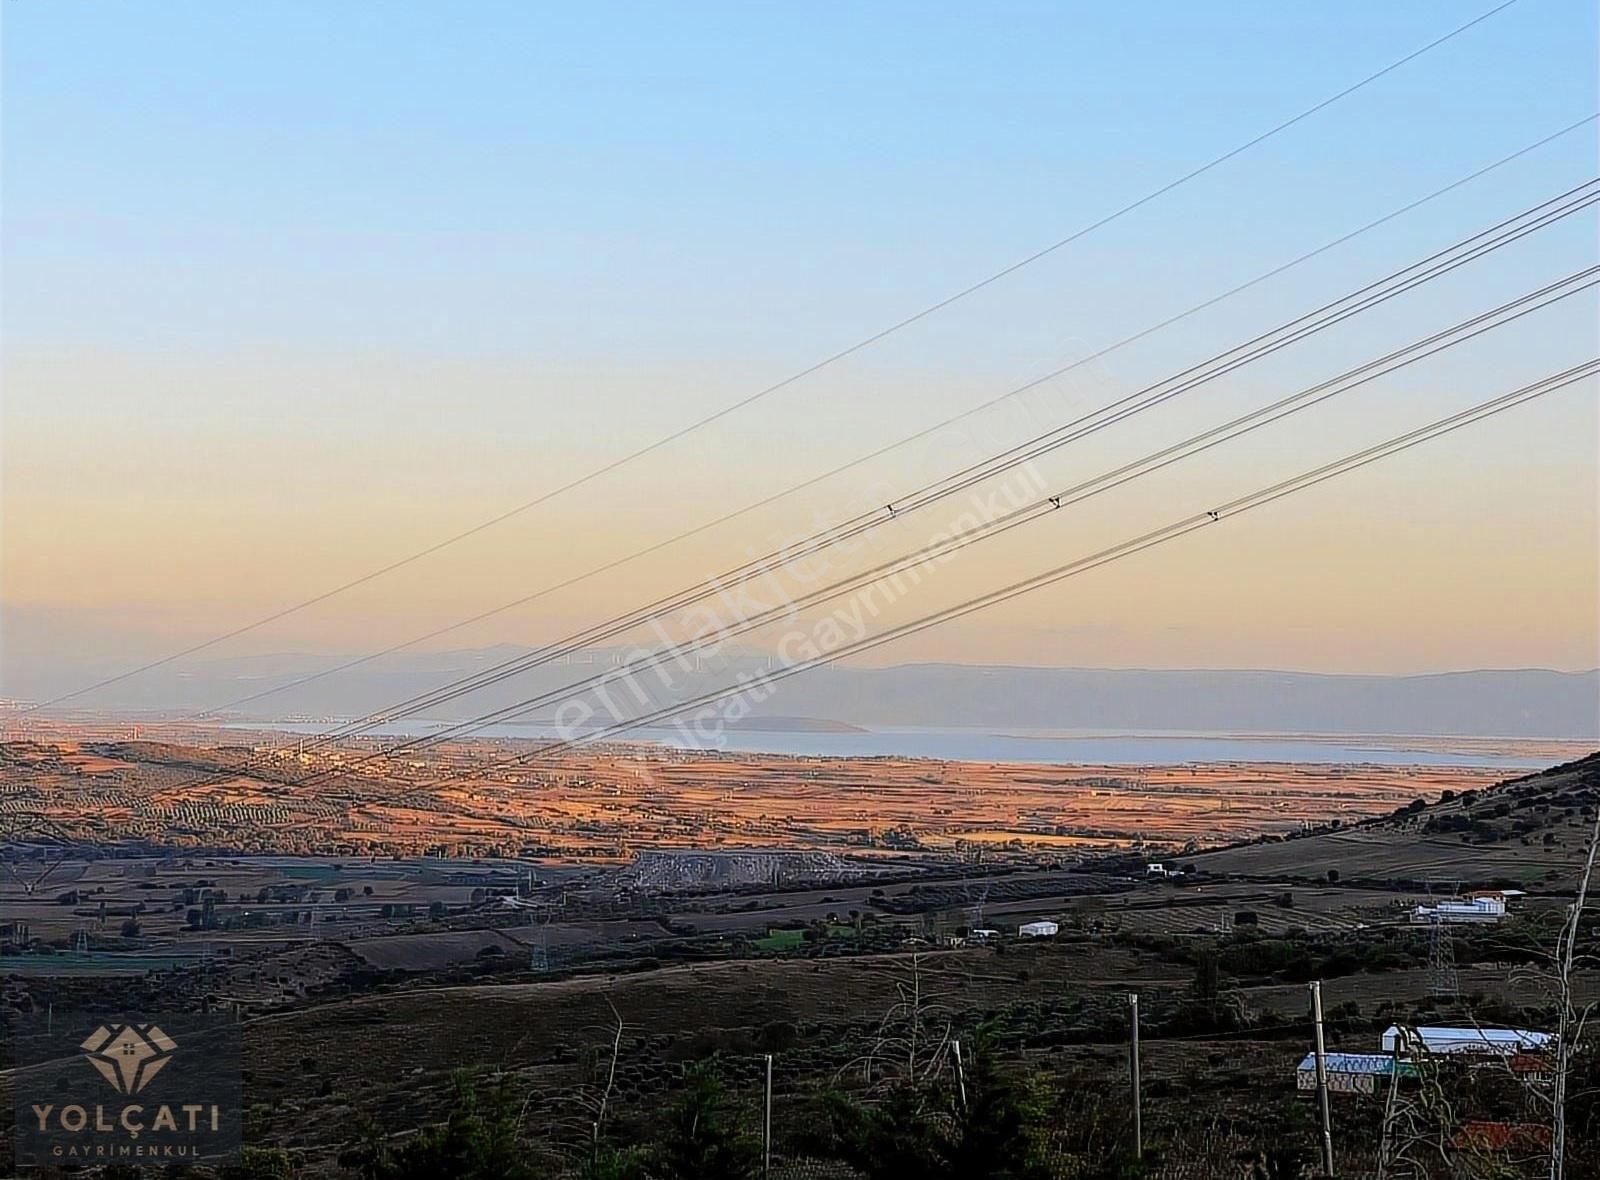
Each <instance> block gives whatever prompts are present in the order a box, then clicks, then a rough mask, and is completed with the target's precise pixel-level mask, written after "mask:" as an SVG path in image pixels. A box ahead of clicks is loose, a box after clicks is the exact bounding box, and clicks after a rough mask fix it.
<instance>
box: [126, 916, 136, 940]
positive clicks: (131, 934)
mask: <svg viewBox="0 0 1600 1180" xmlns="http://www.w3.org/2000/svg"><path fill="white" fill-rule="evenodd" d="M122 937H123V938H138V937H139V919H138V918H129V919H128V920H127V921H126V922H124V923H123V924H122Z"/></svg>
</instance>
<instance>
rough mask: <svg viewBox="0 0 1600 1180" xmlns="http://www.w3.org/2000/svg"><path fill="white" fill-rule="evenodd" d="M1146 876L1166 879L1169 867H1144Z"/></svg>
mask: <svg viewBox="0 0 1600 1180" xmlns="http://www.w3.org/2000/svg"><path fill="white" fill-rule="evenodd" d="M1144 875H1145V876H1146V877H1165V876H1166V875H1167V866H1166V865H1145V866H1144Z"/></svg>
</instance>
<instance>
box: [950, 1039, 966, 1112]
mask: <svg viewBox="0 0 1600 1180" xmlns="http://www.w3.org/2000/svg"><path fill="white" fill-rule="evenodd" d="M950 1047H951V1048H952V1049H954V1050H955V1054H956V1089H957V1090H959V1091H960V1092H961V1110H962V1112H963V1113H965V1112H966V1109H967V1071H966V1070H965V1069H963V1068H962V1065H961V1042H960V1041H951V1042H950Z"/></svg>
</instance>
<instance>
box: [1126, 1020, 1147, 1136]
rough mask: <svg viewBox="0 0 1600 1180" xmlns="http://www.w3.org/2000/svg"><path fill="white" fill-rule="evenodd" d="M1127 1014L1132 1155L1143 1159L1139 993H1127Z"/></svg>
mask: <svg viewBox="0 0 1600 1180" xmlns="http://www.w3.org/2000/svg"><path fill="white" fill-rule="evenodd" d="M1128 1016H1129V1023H1130V1024H1131V1026H1132V1030H1133V1038H1132V1040H1130V1041H1129V1042H1128V1073H1129V1076H1130V1077H1131V1079H1132V1082H1133V1156H1134V1158H1135V1159H1141V1160H1142V1159H1144V1110H1143V1105H1144V1102H1143V1095H1142V1094H1141V1093H1140V1086H1139V993H1138V992H1129V993H1128Z"/></svg>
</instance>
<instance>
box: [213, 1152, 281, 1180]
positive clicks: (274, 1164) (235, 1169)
mask: <svg viewBox="0 0 1600 1180" xmlns="http://www.w3.org/2000/svg"><path fill="white" fill-rule="evenodd" d="M298 1174H299V1169H298V1168H297V1167H295V1163H294V1160H293V1159H291V1158H290V1156H289V1154H288V1153H287V1152H283V1151H277V1150H273V1149H269V1148H265V1147H246V1148H244V1149H243V1150H241V1151H240V1152H239V1158H238V1159H237V1160H234V1161H233V1162H231V1163H226V1164H223V1165H222V1167H221V1168H220V1169H219V1170H218V1171H217V1180H293V1178H294V1177H295V1176H297V1175H298Z"/></svg>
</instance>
